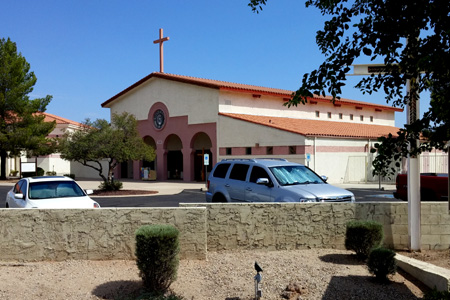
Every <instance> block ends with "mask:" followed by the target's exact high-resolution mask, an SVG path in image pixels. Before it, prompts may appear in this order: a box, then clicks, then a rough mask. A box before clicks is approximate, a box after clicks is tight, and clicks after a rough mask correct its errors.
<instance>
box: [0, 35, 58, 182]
mask: <svg viewBox="0 0 450 300" xmlns="http://www.w3.org/2000/svg"><path fill="white" fill-rule="evenodd" d="M36 80H37V79H36V76H35V75H34V73H33V72H30V64H29V63H28V62H27V61H26V60H25V58H24V57H23V56H22V55H21V53H18V52H17V46H16V44H15V43H14V42H12V41H11V40H10V39H9V38H8V39H7V40H5V39H0V160H1V163H0V179H5V178H6V160H7V158H8V157H13V156H16V155H19V154H21V153H22V151H26V153H27V155H28V156H37V155H44V154H49V153H51V152H52V151H53V148H52V146H53V145H54V142H53V141H52V140H50V139H48V138H47V136H48V134H49V133H50V132H51V131H52V130H53V128H54V126H55V123H54V122H44V115H43V114H41V113H40V112H44V111H45V110H46V107H47V105H48V104H49V103H50V101H51V99H52V97H51V96H46V97H45V98H38V99H33V100H30V98H29V96H28V94H29V93H31V92H32V91H33V86H34V85H35V84H36Z"/></svg>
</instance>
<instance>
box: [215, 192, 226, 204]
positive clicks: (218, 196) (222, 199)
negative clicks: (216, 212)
mask: <svg viewBox="0 0 450 300" xmlns="http://www.w3.org/2000/svg"><path fill="white" fill-rule="evenodd" d="M212 202H216V203H219V202H222V203H223V202H227V199H225V197H224V196H223V195H222V194H216V195H214V197H213V199H212Z"/></svg>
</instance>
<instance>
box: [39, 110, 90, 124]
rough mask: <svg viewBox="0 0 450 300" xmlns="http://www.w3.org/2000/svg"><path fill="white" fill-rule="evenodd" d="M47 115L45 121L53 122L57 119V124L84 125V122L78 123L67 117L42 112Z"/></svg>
mask: <svg viewBox="0 0 450 300" xmlns="http://www.w3.org/2000/svg"><path fill="white" fill-rule="evenodd" d="M41 114H43V115H44V116H45V118H44V121H45V122H53V121H55V122H56V124H68V125H75V126H79V127H82V126H84V125H83V124H82V123H78V122H75V121H72V120H69V119H65V118H62V117H59V116H56V115H52V114H49V113H46V112H43V113H41Z"/></svg>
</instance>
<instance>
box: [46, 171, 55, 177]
mask: <svg viewBox="0 0 450 300" xmlns="http://www.w3.org/2000/svg"><path fill="white" fill-rule="evenodd" d="M45 175H47V176H55V175H56V172H55V171H47V172H45Z"/></svg>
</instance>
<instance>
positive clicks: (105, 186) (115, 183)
mask: <svg viewBox="0 0 450 300" xmlns="http://www.w3.org/2000/svg"><path fill="white" fill-rule="evenodd" d="M98 188H99V189H101V190H102V191H118V190H121V189H122V188H123V183H122V182H121V181H119V180H112V181H106V182H105V181H103V182H102V183H101V184H100V185H99V186H98Z"/></svg>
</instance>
